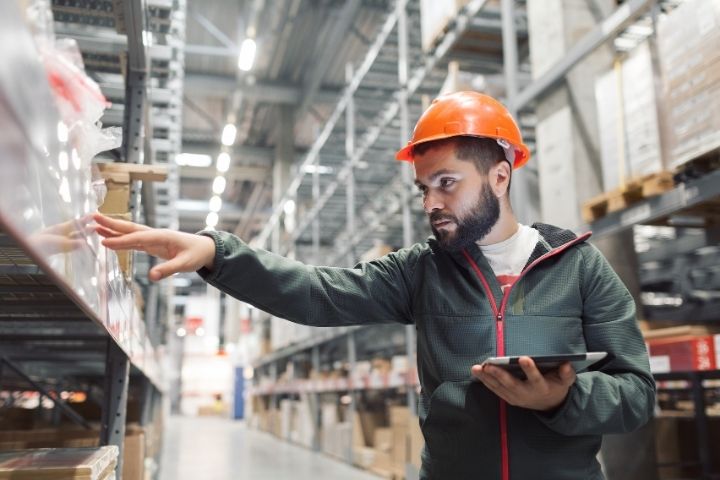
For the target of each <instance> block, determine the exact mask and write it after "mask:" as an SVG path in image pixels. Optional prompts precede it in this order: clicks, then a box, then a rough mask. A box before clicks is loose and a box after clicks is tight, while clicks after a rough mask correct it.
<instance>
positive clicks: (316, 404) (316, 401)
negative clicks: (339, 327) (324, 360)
mask: <svg viewBox="0 0 720 480" xmlns="http://www.w3.org/2000/svg"><path fill="white" fill-rule="evenodd" d="M311 361H312V368H313V371H314V372H315V373H316V374H317V373H319V372H320V347H318V346H317V345H315V346H314V347H313V348H312V352H311ZM310 395H312V404H311V409H312V416H313V430H314V433H313V444H312V448H313V451H315V452H319V451H320V395H319V394H318V393H317V392H316V391H313V392H312V393H311V394H310Z"/></svg>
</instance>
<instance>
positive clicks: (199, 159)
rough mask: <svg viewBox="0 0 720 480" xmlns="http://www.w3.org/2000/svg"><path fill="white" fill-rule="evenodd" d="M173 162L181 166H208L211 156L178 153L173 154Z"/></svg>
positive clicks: (210, 162)
mask: <svg viewBox="0 0 720 480" xmlns="http://www.w3.org/2000/svg"><path fill="white" fill-rule="evenodd" d="M175 163H177V164H178V165H180V166H182V167H209V166H210V165H212V157H211V156H210V155H203V154H199V153H180V154H178V155H176V156H175Z"/></svg>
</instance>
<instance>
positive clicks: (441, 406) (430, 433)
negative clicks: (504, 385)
mask: <svg viewBox="0 0 720 480" xmlns="http://www.w3.org/2000/svg"><path fill="white" fill-rule="evenodd" d="M497 412H498V402H497V401H496V400H495V399H494V398H493V396H492V395H491V393H490V392H489V391H488V390H487V389H486V388H485V387H484V386H483V385H482V384H481V383H479V382H474V381H471V380H468V381H463V382H444V383H441V384H440V385H439V386H438V387H437V388H436V389H435V391H434V392H433V393H432V395H431V396H430V400H429V405H428V411H427V415H426V417H425V421H424V422H423V423H422V426H421V428H422V431H423V435H424V436H425V441H426V449H427V452H426V453H427V456H428V457H429V460H430V462H429V466H430V469H429V470H430V471H431V478H433V479H436V478H437V479H445V478H453V479H463V478H473V475H474V476H475V477H477V475H478V473H479V472H478V471H477V466H478V465H483V466H486V465H489V466H492V465H497V469H498V470H497V472H487V471H486V472H483V476H482V478H495V473H497V474H498V475H499V468H500V465H499V461H500V424H499V421H498V414H497ZM494 460H495V461H494ZM490 468H491V469H492V467H490ZM473 472H474V473H473Z"/></svg>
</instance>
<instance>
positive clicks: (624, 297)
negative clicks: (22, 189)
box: [97, 92, 655, 480]
mask: <svg viewBox="0 0 720 480" xmlns="http://www.w3.org/2000/svg"><path fill="white" fill-rule="evenodd" d="M397 157H398V159H400V160H407V161H411V162H413V165H414V168H415V176H416V184H417V185H418V187H419V188H420V190H421V191H422V193H423V202H424V207H425V211H426V212H427V214H428V216H429V219H430V222H431V225H432V229H433V233H434V238H433V237H431V238H430V239H429V240H428V241H427V244H416V245H413V246H411V247H408V248H406V249H403V250H400V251H398V252H395V253H391V254H389V255H387V256H385V257H383V258H381V259H379V260H375V261H372V262H369V263H364V264H360V265H358V266H356V267H355V268H353V269H344V268H331V267H312V266H306V265H303V264H302V263H300V262H296V261H293V260H288V259H286V258H283V257H280V256H277V255H274V254H271V253H268V252H265V251H262V250H254V249H251V248H250V247H248V246H247V245H246V244H245V243H243V242H242V241H241V240H240V239H238V238H237V237H235V236H233V235H231V234H229V233H222V232H202V233H201V234H200V235H190V234H185V233H178V232H169V231H160V230H152V229H148V228H147V227H143V226H139V225H134V224H131V223H129V222H121V221H116V220H110V219H107V218H105V217H102V216H98V217H97V222H98V224H99V225H100V226H99V232H100V233H101V234H102V235H103V236H105V237H107V238H106V239H105V240H104V244H105V245H106V246H108V247H110V248H135V249H139V250H144V251H147V252H148V253H150V254H152V255H156V256H159V257H161V258H165V259H168V261H167V262H166V263H164V264H161V265H158V266H156V267H154V268H153V269H152V271H151V272H150V277H151V278H152V279H153V280H159V279H160V278H163V277H166V276H168V275H171V274H173V273H175V272H179V271H195V270H198V273H199V274H200V275H201V276H202V277H203V278H204V279H205V280H206V281H207V282H208V283H210V284H212V285H214V286H216V287H218V288H219V289H221V290H223V291H225V292H227V293H228V294H230V295H232V296H234V297H236V298H238V299H240V300H243V301H246V302H248V303H251V304H253V305H255V306H257V307H259V308H261V309H263V310H266V311H268V312H270V313H272V314H274V315H277V316H280V317H283V318H287V319H289V320H291V321H294V322H298V323H302V324H306V325H316V326H331V325H352V324H368V323H380V322H401V323H407V324H410V323H413V324H415V326H416V328H417V342H418V345H417V352H418V372H419V377H420V383H421V386H422V393H421V395H420V405H419V414H420V422H421V426H422V431H423V435H424V436H425V440H426V448H425V450H424V452H423V471H422V474H421V476H422V478H428V479H441V480H462V479H502V480H508V479H548V480H550V479H552V480H561V479H572V480H578V479H583V480H591V479H601V478H603V476H602V473H601V470H600V466H599V464H598V462H597V460H596V455H597V452H598V450H599V448H600V443H601V438H602V435H603V434H609V433H620V432H628V431H631V430H633V429H636V428H638V427H640V426H642V425H643V424H644V423H645V422H646V421H647V420H648V419H649V418H650V416H651V415H652V411H653V407H654V396H655V388H654V382H653V379H652V376H651V375H650V369H649V365H648V358H647V353H646V350H645V346H644V343H643V340H642V337H641V335H640V332H639V330H638V328H637V325H636V321H635V307H634V303H633V299H632V297H631V296H630V294H629V293H628V291H627V289H626V288H625V287H624V285H623V284H622V282H621V281H620V279H619V278H618V277H617V275H616V274H615V273H614V272H613V270H612V269H611V267H610V266H609V265H608V263H607V261H606V260H605V259H604V258H603V256H602V255H601V254H600V253H599V252H598V251H597V250H596V249H595V248H594V247H592V246H591V245H589V244H588V243H586V240H587V238H588V237H589V234H587V235H583V236H581V237H576V236H575V235H574V234H573V233H572V232H570V231H567V230H561V229H559V228H556V227H552V226H549V225H543V224H536V225H533V226H532V227H528V226H525V225H519V224H518V222H517V220H516V218H515V216H514V214H513V211H512V207H511V205H510V201H509V189H510V179H511V175H512V169H513V167H514V168H519V167H520V166H522V165H523V164H524V163H525V162H527V161H528V159H529V152H528V150H527V148H526V147H525V145H523V143H522V139H521V137H520V131H519V129H518V127H517V125H516V124H515V122H514V120H513V119H512V118H511V116H510V115H509V113H508V112H507V111H506V109H505V108H504V107H503V106H502V105H501V104H500V103H499V102H497V101H495V100H494V99H492V98H490V97H487V96H485V95H481V94H478V93H474V92H461V93H456V94H451V95H447V96H443V97H440V98H439V99H436V100H435V101H434V102H433V104H432V105H431V106H430V108H429V109H428V110H427V111H426V112H425V113H424V114H423V116H422V117H421V118H420V120H419V121H418V124H417V126H416V127H415V131H414V133H413V139H412V140H411V141H410V142H409V144H408V146H407V147H405V148H404V149H402V150H401V151H400V152H398V155H397ZM587 351H605V352H608V353H609V354H610V357H611V360H610V361H609V362H607V363H606V364H604V365H603V366H602V367H601V368H600V370H599V371H590V372H582V373H577V374H576V373H575V372H574V371H573V369H572V367H571V366H570V365H569V364H563V365H562V366H561V367H560V368H559V369H558V370H555V371H552V372H549V373H545V374H542V373H540V371H539V370H538V369H537V367H536V366H535V364H534V363H533V361H532V360H531V359H530V358H528V357H527V355H541V354H559V353H582V352H587ZM502 355H525V357H523V358H522V359H521V366H522V369H523V371H524V373H525V376H526V379H524V380H521V379H519V378H516V377H514V376H512V375H511V374H509V373H508V372H506V371H504V370H502V369H500V368H497V367H489V366H484V367H483V366H481V364H482V363H483V361H484V360H485V359H487V358H488V357H491V356H502Z"/></svg>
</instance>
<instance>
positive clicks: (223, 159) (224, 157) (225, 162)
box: [217, 152, 230, 172]
mask: <svg viewBox="0 0 720 480" xmlns="http://www.w3.org/2000/svg"><path fill="white" fill-rule="evenodd" d="M228 168H230V155H228V154H227V153H225V152H222V153H221V154H220V155H218V157H217V169H218V171H219V172H227V171H228Z"/></svg>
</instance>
